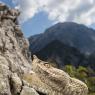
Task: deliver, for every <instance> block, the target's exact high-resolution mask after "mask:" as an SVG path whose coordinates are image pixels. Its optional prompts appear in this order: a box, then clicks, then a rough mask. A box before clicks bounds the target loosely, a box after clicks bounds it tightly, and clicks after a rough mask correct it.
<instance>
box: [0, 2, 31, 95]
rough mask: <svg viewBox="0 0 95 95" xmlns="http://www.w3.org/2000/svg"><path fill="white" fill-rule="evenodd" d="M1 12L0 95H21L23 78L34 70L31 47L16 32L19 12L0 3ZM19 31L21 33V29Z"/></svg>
mask: <svg viewBox="0 0 95 95" xmlns="http://www.w3.org/2000/svg"><path fill="white" fill-rule="evenodd" d="M1 10H2V12H1ZM5 10H6V13H7V14H6V13H5ZM0 12H1V13H2V15H1V14H0V24H1V25H0V95H18V94H19V95H20V93H21V90H22V86H23V83H22V81H23V80H22V76H23V74H24V73H28V72H30V71H31V69H32V68H31V63H29V60H31V59H28V46H29V45H28V42H27V40H26V39H25V37H24V36H19V35H18V32H17V30H15V27H17V26H19V25H18V23H16V21H17V17H18V15H19V11H18V10H15V9H10V8H7V6H6V5H4V4H1V3H0ZM18 31H19V33H20V32H21V30H20V28H19V30H18ZM20 43H21V44H20ZM26 43H27V44H26ZM24 49H25V50H24ZM22 50H23V51H25V52H23V53H22ZM24 55H25V56H24Z"/></svg>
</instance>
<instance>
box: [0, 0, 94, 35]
mask: <svg viewBox="0 0 95 95" xmlns="http://www.w3.org/2000/svg"><path fill="white" fill-rule="evenodd" d="M0 1H2V2H4V3H6V4H8V5H10V7H13V8H18V9H19V10H20V11H21V15H20V16H19V23H20V25H21V29H22V31H23V33H24V35H25V36H26V37H29V36H31V35H35V34H39V33H42V32H44V31H45V30H46V29H47V28H49V27H50V26H52V25H54V24H56V23H58V22H66V21H68V22H76V23H79V24H84V25H86V26H88V27H92V28H95V0H0Z"/></svg>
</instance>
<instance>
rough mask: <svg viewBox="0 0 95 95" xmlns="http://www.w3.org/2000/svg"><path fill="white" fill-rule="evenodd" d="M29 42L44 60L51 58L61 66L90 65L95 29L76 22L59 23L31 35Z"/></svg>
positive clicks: (33, 50)
mask: <svg viewBox="0 0 95 95" xmlns="http://www.w3.org/2000/svg"><path fill="white" fill-rule="evenodd" d="M29 42H30V50H31V51H32V54H36V55H37V56H38V57H39V58H41V59H42V60H50V59H51V60H53V61H54V62H56V63H57V65H59V67H62V66H64V65H65V64H73V65H74V66H76V67H77V66H79V65H82V66H90V64H89V62H90V61H89V62H88V56H89V55H91V54H92V53H93V52H94V51H95V30H93V29H91V28H88V27H86V26H84V25H82V24H77V23H74V22H65V23H58V24H56V25H54V26H52V27H50V28H49V29H47V30H46V31H45V32H44V33H42V34H38V35H34V36H31V37H30V38H29ZM93 65H95V63H93ZM91 67H92V66H91ZM94 67H95V66H94Z"/></svg>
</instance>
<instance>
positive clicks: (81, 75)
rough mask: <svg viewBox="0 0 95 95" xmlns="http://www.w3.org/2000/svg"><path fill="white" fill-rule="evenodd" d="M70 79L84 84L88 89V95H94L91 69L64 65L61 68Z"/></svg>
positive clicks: (93, 77) (94, 86)
mask: <svg viewBox="0 0 95 95" xmlns="http://www.w3.org/2000/svg"><path fill="white" fill-rule="evenodd" d="M63 70H64V71H66V72H67V73H68V74H69V75H70V76H71V77H74V78H77V79H80V80H81V81H83V82H85V83H86V84H87V86H88V88H89V95H95V71H94V70H92V69H91V68H85V67H82V66H79V67H78V68H75V67H74V66H72V65H66V66H65V67H64V68H63Z"/></svg>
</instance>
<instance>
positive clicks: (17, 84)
mask: <svg viewBox="0 0 95 95" xmlns="http://www.w3.org/2000/svg"><path fill="white" fill-rule="evenodd" d="M10 82H11V86H12V88H11V89H12V92H13V93H14V94H15V95H17V94H18V93H20V91H21V89H22V81H21V79H20V78H19V77H18V75H17V73H13V74H12V75H11V79H10Z"/></svg>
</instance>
